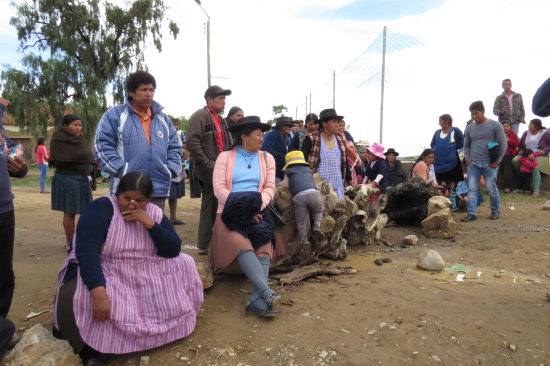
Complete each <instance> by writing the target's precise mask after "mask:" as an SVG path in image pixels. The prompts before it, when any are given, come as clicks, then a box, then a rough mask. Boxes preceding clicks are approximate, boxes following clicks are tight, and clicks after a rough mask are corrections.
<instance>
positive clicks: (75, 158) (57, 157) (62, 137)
mask: <svg viewBox="0 0 550 366" xmlns="http://www.w3.org/2000/svg"><path fill="white" fill-rule="evenodd" d="M49 162H52V163H55V162H63V163H77V164H96V161H95V159H94V155H93V154H92V149H91V145H90V144H89V142H88V141H87V139H86V138H85V137H84V136H82V135H80V136H77V135H73V134H72V133H70V132H69V131H68V130H67V129H66V128H65V127H63V126H61V127H59V128H58V129H57V130H56V131H55V132H54V134H53V136H52V140H51V142H50V159H49Z"/></svg>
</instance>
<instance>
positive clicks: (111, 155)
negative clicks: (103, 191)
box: [94, 71, 182, 209]
mask: <svg viewBox="0 0 550 366" xmlns="http://www.w3.org/2000/svg"><path fill="white" fill-rule="evenodd" d="M156 88H157V82H156V81H155V78H154V77H153V75H151V74H149V73H148V72H145V71H136V72H135V73H133V74H130V75H129V76H128V79H127V80H126V89H127V93H128V95H127V97H126V103H124V104H122V105H119V106H116V107H113V108H111V109H109V110H108V111H107V112H105V114H104V115H103V117H101V120H100V121H99V124H98V125H97V129H96V132H95V138H94V156H95V158H96V160H97V161H98V162H99V165H100V166H101V169H103V170H105V171H106V172H107V173H109V174H111V176H112V177H113V179H111V194H115V192H116V189H117V187H118V183H119V181H120V178H122V177H123V176H124V175H125V174H126V173H128V172H133V171H137V172H142V173H145V174H147V175H148V176H149V177H150V178H151V180H152V181H153V196H152V198H151V200H150V201H151V202H152V203H154V204H155V205H157V206H159V207H160V208H162V209H164V204H165V201H166V198H167V196H168V194H169V192H170V181H171V179H172V178H174V177H176V176H177V175H178V174H179V172H180V170H181V169H182V167H181V152H182V146H181V142H180V140H179V137H178V134H177V131H176V129H175V128H174V125H173V124H172V121H171V120H170V119H169V118H168V117H167V116H166V115H165V114H164V113H163V112H162V110H163V107H162V106H161V105H160V104H158V103H157V102H156V101H154V100H153V98H154V96H155V90H156Z"/></svg>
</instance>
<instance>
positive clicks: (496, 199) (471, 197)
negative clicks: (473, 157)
mask: <svg viewBox="0 0 550 366" xmlns="http://www.w3.org/2000/svg"><path fill="white" fill-rule="evenodd" d="M497 173H498V168H496V169H492V168H491V167H490V166H489V163H472V164H470V165H469V166H468V213H469V214H471V215H477V194H478V192H479V179H480V178H481V176H483V178H485V186H486V187H487V190H488V191H489V198H490V200H491V212H500V194H499V193H498V188H497Z"/></svg>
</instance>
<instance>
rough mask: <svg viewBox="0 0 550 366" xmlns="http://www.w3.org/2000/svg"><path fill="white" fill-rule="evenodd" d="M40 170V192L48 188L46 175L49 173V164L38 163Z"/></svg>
mask: <svg viewBox="0 0 550 366" xmlns="http://www.w3.org/2000/svg"><path fill="white" fill-rule="evenodd" d="M36 166H37V167H38V169H39V170H40V192H44V191H45V190H46V176H47V175H48V164H36Z"/></svg>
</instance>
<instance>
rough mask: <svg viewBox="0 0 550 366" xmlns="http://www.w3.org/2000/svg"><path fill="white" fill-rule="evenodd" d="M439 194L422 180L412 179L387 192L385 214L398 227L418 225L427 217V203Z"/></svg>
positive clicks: (431, 185) (439, 193)
mask: <svg viewBox="0 0 550 366" xmlns="http://www.w3.org/2000/svg"><path fill="white" fill-rule="evenodd" d="M440 195H441V192H440V191H439V190H438V189H437V188H435V187H434V185H433V184H432V183H431V182H429V181H426V180H424V179H422V178H418V177H415V178H412V179H409V180H407V181H406V182H403V183H400V184H398V185H397V186H395V187H389V188H388V191H387V201H388V202H387V204H386V205H385V206H386V208H385V212H386V214H387V215H388V217H389V220H390V221H393V222H395V223H396V224H398V225H419V224H420V222H421V221H422V220H424V219H425V218H426V217H427V216H428V201H429V199H430V198H432V197H434V196H440Z"/></svg>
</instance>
